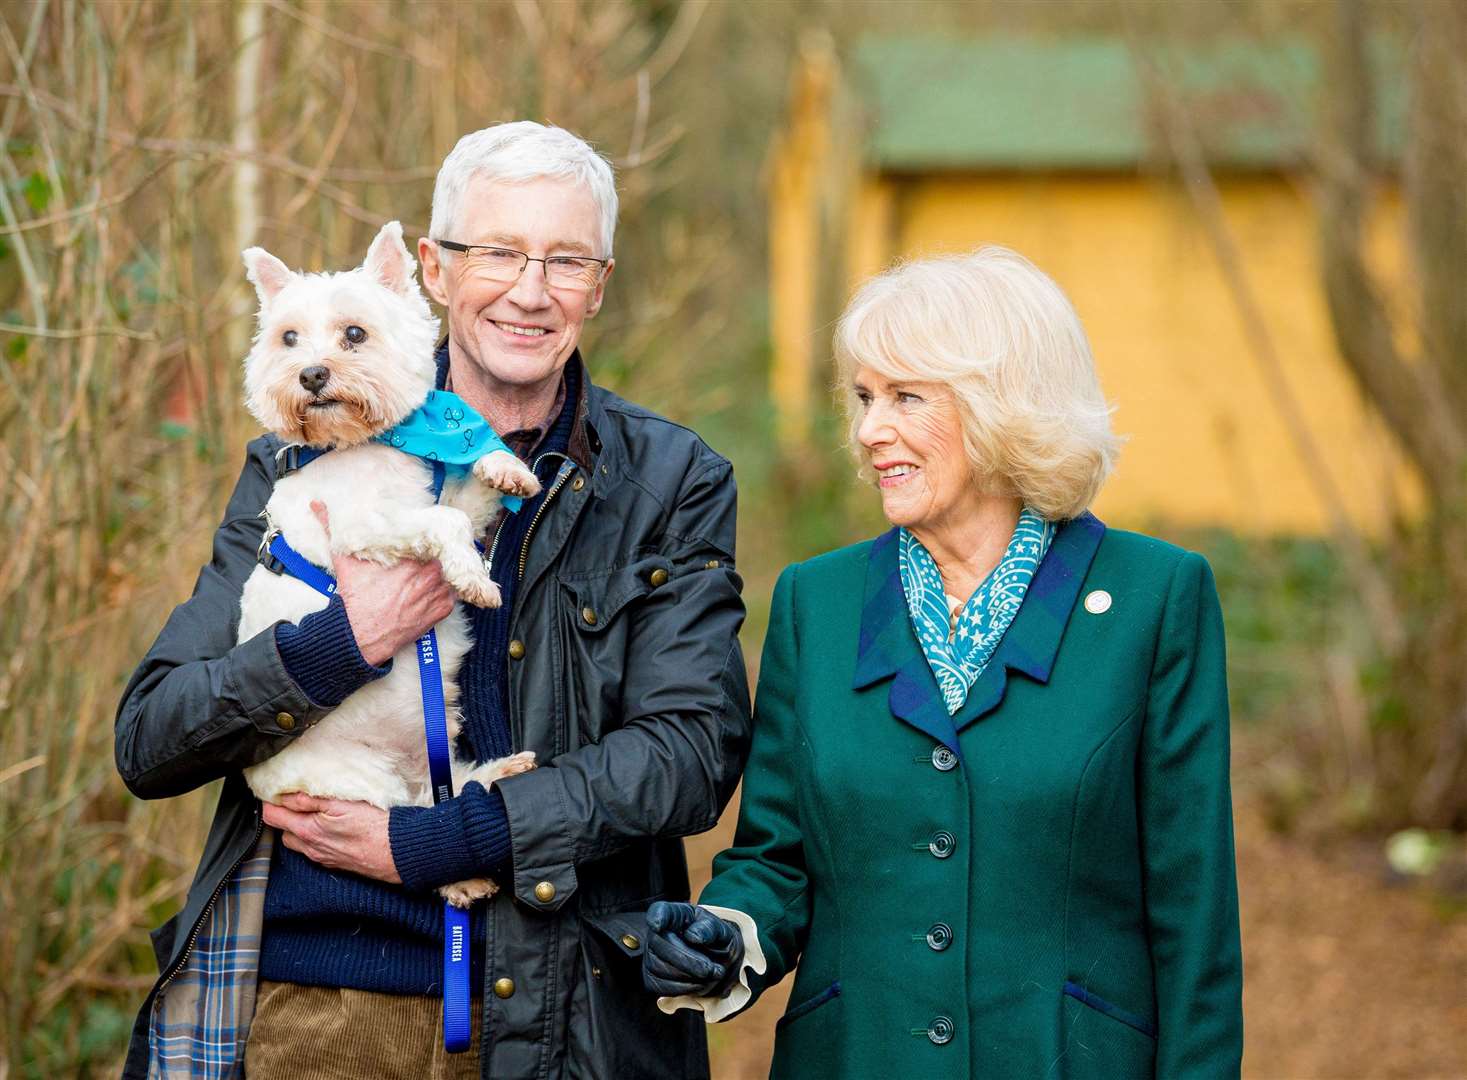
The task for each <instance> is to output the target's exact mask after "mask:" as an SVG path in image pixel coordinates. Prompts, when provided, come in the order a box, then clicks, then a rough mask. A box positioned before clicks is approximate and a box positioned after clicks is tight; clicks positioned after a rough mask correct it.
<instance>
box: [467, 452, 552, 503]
mask: <svg viewBox="0 0 1467 1080" xmlns="http://www.w3.org/2000/svg"><path fill="white" fill-rule="evenodd" d="M474 475H475V476H476V477H478V478H479V479H480V480H481V481H483V482H484V483H486V484H488V485H489V486H490V487H492V488H494V489H496V490H498V491H503V492H505V493H506V494H508V495H523V496H525V497H527V498H528V497H530V496H533V495H538V494H539V493H540V481H539V480H537V479H536V478H535V474H534V473H532V472H531V471H530V470H529V469H528V468H526V467H525V464H524V463H523V462H522V461H520V459H519V458H517V457H515V456H514V455H513V454H511V453H509V452H508V451H507V450H496V451H494V453H492V454H485V455H484V456H483V457H481V458H479V459H478V460H477V461H475V462H474Z"/></svg>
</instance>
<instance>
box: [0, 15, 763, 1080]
mask: <svg viewBox="0 0 1467 1080" xmlns="http://www.w3.org/2000/svg"><path fill="white" fill-rule="evenodd" d="M743 18H744V16H743V15H742V14H741V13H740V12H739V10H738V9H735V8H733V7H731V6H723V5H717V6H712V7H710V6H708V5H704V4H698V3H687V4H661V3H648V2H640V3H632V2H611V3H580V2H573V3H561V2H551V0H546V2H542V3H535V2H529V0H521V2H517V3H504V4H492V5H488V4H482V5H481V4H433V5H423V6H419V5H414V4H409V3H405V2H402V0H385V2H379V3H364V4H327V3H322V2H320V0H305V2H303V3H295V2H287V0H268V2H260V0H240V2H239V3H236V4H232V5H223V4H197V5H194V4H182V5H180V4H174V3H165V2H154V0H140V2H136V3H128V4H117V3H84V2H81V0H51V2H39V3H33V4H30V5H27V6H21V5H11V6H9V7H7V8H5V9H4V10H3V11H0V244H3V248H0V324H3V325H0V350H3V356H0V387H3V389H0V477H3V479H0V484H3V491H4V495H3V499H0V515H3V522H4V535H5V537H6V541H7V542H6V544H5V545H4V548H3V549H0V610H3V612H4V617H3V620H0V837H3V847H0V912H3V913H4V917H3V919H0V1011H3V1027H0V1038H3V1042H4V1048H3V1050H0V1077H3V1076H4V1075H6V1074H7V1072H9V1071H11V1070H13V1071H14V1072H15V1074H16V1075H24V1076H59V1075H77V1074H84V1073H87V1072H89V1071H94V1070H95V1071H113V1070H115V1068H116V1064H117V1060H118V1058H117V1055H118V1054H119V1053H120V1050H121V1046H122V1043H123V1041H124V1040H125V1037H126V1031H127V1029H128V1027H129V1025H130V1023H131V1016H132V1012H133V1010H135V1009H136V1007H137V1005H138V1004H139V1003H140V1001H141V999H142V996H143V994H144V993H145V991H146V988H147V986H148V985H149V984H150V983H151V980H152V977H153V971H154V969H153V959H152V954H151V950H150V949H149V947H148V944H147V937H146V930H147V929H148V928H149V927H151V926H153V925H155V924H157V923H158V922H161V921H162V920H163V919H164V918H165V917H166V916H167V915H168V914H169V913H171V911H172V910H174V909H175V908H176V906H177V904H178V902H179V901H180V899H181V897H182V895H183V893H184V891H185V890H186V888H187V884H188V881H189V879H190V876H191V874H192V870H193V865H194V862H195V860H196V858H197V855H198V850H199V846H200V842H201V839H202V833H203V830H204V828H205V826H206V824H207V819H208V817H209V814H210V812H211V809H212V803H213V797H212V794H211V793H207V792H199V793H195V794H193V795H190V796H187V797H185V798H183V799H177V800H170V801H169V802H167V803H165V804H147V803H142V802H139V801H137V800H135V799H133V798H131V797H130V796H129V795H128V794H127V793H126V792H125V791H124V789H123V787H122V785H121V783H120V781H119V780H118V778H117V776H116V774H115V771H114V768H113V762H112V739H111V720H112V715H113V710H114V708H115V705H116V701H117V698H118V696H119V694H120V692H121V689H122V686H123V683H124V681H125V679H126V677H127V675H128V673H129V672H130V670H131V669H132V667H133V665H134V664H135V663H136V662H137V661H138V659H139V658H140V657H141V655H142V654H143V652H144V651H145V649H146V648H147V645H148V642H149V641H150V640H151V639H152V637H153V635H154V634H155V633H156V632H157V630H158V628H159V626H160V625H161V624H162V621H163V619H164V617H165V615H166V613H167V610H168V608H169V606H170V605H171V604H173V603H176V602H178V601H179V600H181V599H182V598H183V597H185V596H186V595H187V594H188V592H189V589H190V588H191V585H192V579H193V575H194V573H195V571H196V568H197V567H198V566H200V565H201V564H202V563H203V562H204V561H205V560H206V559H207V557H208V544H209V538H210V535H211V533H212V530H213V526H214V523H215V522H216V521H217V520H218V515H219V513H220V511H221V509H222V507H223V503H224V500H225V497H226V495H227V492H228V490H229V488H230V486H231V484H232V482H233V478H234V475H235V473H236V471H237V469H238V467H239V461H240V456H241V455H240V447H241V446H242V444H243V442H244V440H245V439H246V438H248V437H250V436H251V435H252V434H253V431H252V429H251V426H250V424H249V422H248V420H247V418H246V417H245V416H244V415H243V414H242V411H241V409H240V407H239V397H240V394H239V389H238V381H239V376H240V372H239V368H238V361H239V358H240V357H242V355H243V352H244V348H245V343H246V341H247V339H248V334H249V330H250V317H251V315H252V311H253V302H252V299H251V297H250V296H249V294H248V291H247V288H246V287H245V286H244V283H243V272H242V268H241V266H240V263H239V257H238V252H239V250H240V248H242V247H243V246H245V245H246V244H248V243H261V244H264V245H265V246H266V247H268V248H269V249H270V250H272V251H274V252H276V253H277V254H279V255H280V256H281V257H282V258H284V259H285V260H286V261H287V262H288V263H290V264H291V265H293V266H298V267H305V268H309V269H320V268H326V267H340V266H344V265H348V264H351V263H354V262H356V261H357V260H359V259H360V257H361V253H362V252H363V251H365V248H366V245H367V242H368V240H369V239H370V237H371V235H372V234H373V233H374V232H375V230H376V228H377V227H378V226H379V225H380V224H381V223H382V222H383V221H385V220H387V219H389V218H394V217H395V218H400V219H402V220H403V222H404V223H405V225H406V226H407V229H408V233H409V235H410V236H416V235H421V234H422V232H423V231H424V230H425V229H426V223H427V220H428V209H429V202H430V198H431V188H432V177H433V175H434V173H435V172H436V168H437V165H438V163H439V162H440V161H441V160H442V158H443V155H444V154H445V153H446V152H447V151H448V149H449V148H450V147H451V146H452V144H453V142H454V141H455V140H456V139H457V138H458V136H459V135H461V134H462V133H464V132H465V131H468V130H471V129H473V128H475V127H479V126H482V125H484V124H487V123H490V122H494V121H498V120H504V119H513V118H519V117H530V118H535V119H540V120H546V121H550V122H553V123H557V124H561V125H563V126H566V127H569V128H571V129H572V130H575V131H578V132H580V133H582V134H583V135H585V136H586V137H588V138H589V139H591V140H592V141H593V142H594V143H595V144H596V145H597V146H598V147H599V148H600V149H602V150H603V152H605V153H607V154H608V155H609V156H610V157H612V159H613V160H614V162H615V164H616V165H617V167H618V171H619V174H620V181H621V187H622V192H623V200H624V201H623V206H624V211H623V219H622V230H621V233H620V240H619V243H618V246H617V256H618V261H619V270H618V273H617V275H616V278H615V281H614V284H613V293H612V299H611V301H610V303H609V304H608V308H607V311H606V313H605V314H604V315H603V317H602V319H601V320H600V321H599V325H597V326H596V327H595V328H594V329H595V331H596V334H595V335H594V337H595V340H594V341H592V342H591V343H590V354H591V356H592V359H593V371H595V373H596V375H597V377H598V379H600V380H601V381H603V382H610V383H611V384H612V385H613V386H615V387H616V388H618V389H620V390H622V391H623V392H626V393H628V394H630V395H632V396H635V397H638V398H639V399H640V400H644V401H647V402H648V403H649V404H651V405H653V406H654V407H657V408H661V409H663V410H666V411H669V412H671V413H673V414H674V415H677V416H679V417H682V418H686V419H695V418H697V417H699V416H704V415H707V414H709V413H711V412H713V411H716V410H717V409H719V408H723V407H726V406H727V404H728V402H729V401H730V400H731V390H730V385H732V380H733V379H734V378H735V376H731V375H726V374H724V372H725V370H726V368H727V365H726V364H725V363H724V361H725V360H727V359H728V358H729V357H730V356H731V355H736V354H737V353H738V352H739V350H741V349H744V348H745V347H746V344H747V340H748V332H747V331H742V332H740V331H737V330H736V329H731V328H730V326H729V325H727V323H726V322H725V321H724V319H725V317H726V316H725V314H724V313H726V312H727V311H729V310H731V309H740V308H747V307H751V306H753V305H752V304H751V303H750V301H749V299H748V298H749V297H750V296H757V293H758V289H759V285H760V277H759V275H758V274H757V273H755V272H753V270H754V268H756V267H757V266H758V258H759V255H758V252H759V247H760V243H761V241H762V236H761V233H760V230H759V229H758V228H757V227H755V228H753V229H749V228H747V227H746V228H745V230H744V232H743V233H742V234H741V233H740V232H739V230H738V229H737V228H736V225H735V223H736V221H737V220H738V219H739V218H740V217H741V216H750V220H752V221H753V222H757V221H758V220H759V218H758V217H757V216H752V215H753V214H754V212H755V210H756V207H757V168H758V164H759V158H758V155H759V152H760V151H761V149H762V145H763V133H764V131H765V130H767V122H768V116H769V115H770V114H772V111H773V102H774V100H776V99H777V90H778V88H779V87H782V85H783V80H782V77H781V76H780V75H778V74H775V75H773V76H767V75H766V74H765V70H766V68H768V67H769V66H771V65H774V66H776V67H777V65H778V64H780V63H781V62H782V61H781V60H780V59H779V53H778V50H769V49H767V48H764V47H763V46H762V45H761V41H765V40H769V39H771V38H777V37H778V34H777V27H776V24H777V23H778V22H779V19H778V18H777V17H776V18H773V19H770V18H763V19H762V20H761V21H760V24H759V26H758V27H756V28H754V29H753V30H749V31H746V32H742V33H739V34H736V35H730V34H729V29H730V25H731V22H732V21H733V20H739V19H743ZM761 35H764V36H763V37H761ZM730 36H732V37H734V38H736V39H737V40H738V41H739V42H740V43H741V44H739V45H736V46H735V45H730V44H729V43H728V40H729V38H730ZM720 79H723V80H725V82H724V83H723V84H722V85H720V83H719V80H720ZM740 80H744V84H746V85H747V86H748V87H750V88H751V89H750V90H749V92H748V93H747V94H745V93H742V92H741V91H740V90H739V86H740V85H741V83H740ZM764 86H770V87H774V88H776V91H775V93H774V94H773V95H772V96H769V97H767V99H762V98H760V97H759V94H760V92H761V91H760V89H759V88H761V87H764ZM761 101H763V102H764V104H763V105H761V104H760V102H761ZM761 109H762V110H763V111H762V113H761V111H760V110H761ZM761 118H762V119H761ZM720 148H721V149H722V150H723V151H724V153H723V154H722V155H720V153H719V149H720ZM755 332H757V327H756V328H755Z"/></svg>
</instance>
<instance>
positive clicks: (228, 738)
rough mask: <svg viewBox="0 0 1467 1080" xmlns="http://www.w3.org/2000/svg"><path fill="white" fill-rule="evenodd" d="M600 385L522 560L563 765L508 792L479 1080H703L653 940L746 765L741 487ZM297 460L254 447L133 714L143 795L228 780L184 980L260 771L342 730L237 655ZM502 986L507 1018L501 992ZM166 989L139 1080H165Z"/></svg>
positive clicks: (524, 594)
mask: <svg viewBox="0 0 1467 1080" xmlns="http://www.w3.org/2000/svg"><path fill="white" fill-rule="evenodd" d="M573 362H576V361H573ZM585 385H586V390H585V391H584V394H583V397H582V403H581V406H580V408H581V411H582V415H581V417H580V420H581V425H582V426H581V427H580V431H579V434H580V436H581V439H580V442H579V445H578V447H573V452H572V458H573V459H579V460H573V462H572V463H571V467H569V468H568V469H567V471H566V472H565V473H564V475H563V476H562V477H561V478H560V479H559V481H558V484H557V486H556V488H555V490H554V495H553V496H552V497H550V498H549V499H548V500H547V501H546V503H545V505H544V508H543V511H542V514H541V517H540V518H539V520H538V521H537V522H536V524H535V526H534V527H533V529H532V532H531V535H530V537H529V540H528V543H527V545H526V546H525V548H524V549H523V551H522V552H521V553H520V554H519V555H518V556H517V557H519V558H521V559H522V565H523V578H522V582H521V585H520V587H519V590H518V592H517V594H516V597H515V603H514V610H513V613H512V616H511V629H510V637H511V639H513V640H515V641H518V642H521V643H522V644H523V646H524V649H523V654H522V655H521V656H519V657H518V658H516V659H515V660H513V661H512V662H511V664H510V666H509V706H510V724H511V733H512V736H513V740H514V746H515V748H516V749H526V750H534V751H535V752H536V754H537V755H538V757H539V760H540V762H541V763H542V767H541V768H538V769H536V770H534V771H532V772H530V773H526V774H524V775H522V776H516V777H511V778H509V779H507V780H504V781H501V782H500V783H499V784H498V785H496V786H497V787H498V788H499V790H500V791H501V792H502V794H503V796H504V800H505V805H506V807H507V809H508V814H509V823H510V830H511V833H512V837H513V851H514V882H513V888H512V889H506V890H505V891H504V892H501V893H500V894H499V896H498V897H496V898H495V899H493V900H492V901H489V932H488V955H487V962H486V964H485V973H484V978H485V985H484V1002H485V1016H484V1023H485V1031H486V1039H485V1046H484V1051H483V1055H482V1075H483V1076H484V1077H486V1078H487V1077H490V1076H494V1077H542V1078H552V1077H623V1076H626V1077H631V1076H635V1077H661V1076H665V1077H678V1078H683V1077H699V1076H706V1075H707V1073H708V1062H707V1048H706V1039H705V1035H704V1031H703V1026H704V1023H703V1019H702V1017H701V1015H699V1014H694V1013H689V1012H686V1011H684V1012H681V1013H679V1014H677V1015H676V1016H672V1017H669V1016H665V1015H663V1014H662V1013H661V1012H660V1011H658V1010H657V1008H656V1004H655V1001H654V999H653V998H652V996H651V995H650V994H648V993H647V992H646V991H645V990H644V989H643V988H642V982H641V955H640V954H641V948H642V944H641V943H642V940H643V938H644V937H645V934H644V932H643V928H642V926H641V921H642V919H643V913H644V911H645V909H646V907H647V905H648V904H650V903H651V902H652V901H653V900H657V899H679V900H681V899H686V898H687V897H688V876H687V865H686V861H685V858H684V854H683V846H682V842H681V840H680V839H679V838H680V837H684V836H688V835H691V834H694V833H698V832H702V831H704V830H706V829H709V828H711V827H712V826H713V825H714V824H715V823H716V822H717V820H718V816H719V814H720V812H721V811H722V809H723V807H724V805H725V804H726V803H727V801H728V799H729V798H730V796H731V795H732V794H733V790H734V787H735V786H736V784H737V782H738V778H739V774H740V772H741V770H742V768H743V764H744V760H745V758H746V755H747V752H748V743H749V724H750V718H749V715H750V710H749V695H748V683H747V679H746V676H745V671H744V661H743V656H742V653H741V652H740V649H739V643H738V638H737V634H738V630H739V627H740V625H741V623H742V622H743V617H744V607H743V603H742V601H741V600H740V597H739V591H740V588H741V582H740V580H739V577H738V575H737V574H736V573H735V571H734V519H735V504H736V494H735V488H734V480H733V473H732V468H731V466H730V465H729V463H728V462H727V461H726V460H724V459H723V458H722V457H720V456H718V455H717V454H716V453H714V452H713V451H712V450H710V449H709V448H708V446H707V445H706V444H704V443H703V442H702V441H701V440H700V439H699V438H698V437H697V436H696V435H695V434H694V433H693V432H692V431H690V430H688V429H687V428H684V427H681V426H679V425H677V424H674V423H672V422H670V421H668V420H665V419H663V418H661V417H658V416H656V415H654V414H652V413H650V412H647V411H646V410H644V409H641V408H639V407H637V406H635V405H631V404H629V403H627V402H626V401H623V400H622V399H620V398H618V397H617V396H616V395H614V394H612V393H610V392H608V391H605V390H602V389H600V388H599V387H595V386H592V385H590V384H589V380H585ZM280 449H281V444H280V443H279V441H278V440H277V439H275V438H274V437H273V436H265V437H262V438H259V439H256V440H254V441H253V442H252V443H250V445H249V447H248V451H247V455H246V460H245V466H244V471H243V473H242V474H241V476H240V479H239V482H238V485H237V486H236V488H235V491H234V494H233V495H232V496H231V498H230V500H229V506H228V509H227V510H226V511H225V514H224V520H223V522H222V524H221V525H220V527H219V530H218V532H217V533H216V534H215V538H214V554H213V559H212V561H211V562H210V564H209V565H208V566H206V567H205V568H204V569H203V571H202V572H201V573H200V575H199V578H198V582H197V584H196V585H195V587H194V593H193V596H192V597H190V599H188V600H187V601H186V602H184V603H183V604H181V605H180V606H179V607H177V608H175V609H174V611H173V613H172V615H170V616H169V619H168V622H167V624H166V625H165V627H164V628H163V631H162V632H161V633H160V634H159V636H158V639H157V641H156V642H155V643H154V644H153V647H152V648H151V649H150V650H149V651H148V654H147V656H146V657H144V659H143V662H142V663H141V664H140V665H139V666H138V669H137V671H136V672H135V673H134V674H133V676H132V679H131V680H130V681H129V683H128V686H127V689H126V691H125V692H124V695H123V698H122V701H121V704H120V706H119V709H118V714H117V725H116V756H117V767H118V770H119V771H120V773H121V774H122V777H123V780H124V781H125V782H126V784H127V786H128V788H129V789H130V790H131V791H132V792H133V793H134V794H135V795H137V796H139V797H140V798H145V799H156V798H165V797H168V796H173V795H178V794H181V793H183V792H186V791H190V790H192V789H194V788H197V787H199V786H200V785H203V784H206V783H209V782H210V781H213V780H219V779H221V778H222V779H223V781H224V784H223V788H222V791H221V795H220V800H219V806H218V810H217V812H216V815H215V818H214V823H213V827H212V829H211V831H210V833H209V838H208V841H207V843H206V846H205V849H204V853H203V858H202V859H201V861H200V863H199V869H198V872H197V874H196V875H195V878H194V882H193V885H192V887H191V888H190V890H189V894H188V899H187V901H186V903H185V905H184V908H183V910H182V911H181V912H180V913H179V915H178V916H177V917H176V918H175V919H174V920H170V922H169V923H168V924H165V926H164V927H161V928H159V930H158V931H156V932H155V934H154V946H155V950H156V951H157V954H158V960H159V965H160V969H161V970H163V971H165V972H166V971H168V970H170V967H172V966H175V965H177V964H178V963H179V962H180V960H181V958H182V955H183V953H184V952H185V951H186V948H187V943H188V941H189V939H190V935H191V933H192V932H193V931H194V930H195V929H196V928H197V927H198V926H199V925H200V924H201V922H202V920H203V918H204V916H205V914H207V911H208V907H209V904H210V902H211V900H212V898H213V897H214V896H215V894H216V893H217V892H218V890H219V888H220V887H221V885H222V883H223V882H224V881H225V879H226V878H227V877H228V875H229V874H230V873H231V871H232V870H233V868H234V867H236V866H237V865H238V864H239V862H240V861H241V860H242V859H243V858H244V857H245V856H246V855H247V854H248V853H249V852H250V850H251V849H252V847H253V846H254V844H255V842H256V839H257V838H258V836H259V831H260V804H259V803H258V801H257V800H256V799H255V798H254V796H253V795H252V794H251V793H250V791H249V789H248V788H247V787H246V786H245V784H244V782H243V780H242V778H241V775H240V770H241V769H242V768H244V767H246V766H249V765H252V764H254V763H256V762H259V761H261V760H264V759H265V758H267V757H269V756H270V755H272V754H274V753H276V752H278V751H279V750H280V749H281V748H282V747H284V746H286V745H288V744H289V743H290V741H291V740H292V739H295V738H298V737H299V736H300V734H301V732H303V731H304V730H306V729H307V728H309V727H310V726H311V725H312V724H313V723H315V722H317V721H318V720H319V719H320V718H321V717H322V716H323V715H325V710H323V709H319V708H316V707H314V706H313V705H312V704H311V703H310V701H309V700H308V699H307V698H306V696H305V695H304V694H303V693H302V692H301V690H300V688H299V687H297V686H296V685H295V684H294V682H293V681H292V680H291V678H290V677H289V675H288V674H287V672H286V670H285V666H284V665H283V663H282V662H281V659H280V655H279V652H278V651H277V649H276V647H275V638H274V633H273V630H266V631H264V632H262V633H261V634H259V635H258V636H257V637H254V638H252V639H250V640H249V641H246V642H243V643H241V644H238V645H236V644H235V642H234V639H235V635H236V626H237V625H238V616H239V597H240V591H241V589H242V587H243V584H244V581H245V579H246V577H248V575H249V574H250V572H251V571H252V570H253V569H254V566H255V562H256V553H257V549H258V547H259V544H260V540H261V536H262V534H263V528H264V522H263V520H262V519H261V518H260V517H259V516H258V515H259V513H260V511H261V509H262V508H263V507H264V505H265V502H266V500H267V499H268V498H269V496H270V491H271V488H272V485H273V484H274V481H275V479H276V476H277V475H278V473H277V452H278V451H279V450H280ZM515 651H516V653H518V652H519V650H518V649H516V650H515ZM547 885H548V886H550V887H546V886H547ZM501 977H510V978H513V980H514V982H515V987H516V989H515V992H514V994H513V995H512V996H511V997H509V998H508V999H501V998H500V997H498V996H496V995H495V994H494V993H493V992H492V991H491V990H490V989H489V988H490V987H491V986H492V984H493V983H494V981H495V980H497V979H499V978H501ZM161 982H162V980H160V983H161ZM157 992H158V987H157V986H155V987H154V991H153V993H152V994H150V995H149V998H148V1002H147V1003H145V1004H144V1007H143V1009H142V1012H141V1013H140V1015H139V1019H138V1023H137V1025H136V1027H135V1029H134V1033H133V1041H132V1046H131V1047H130V1049H129V1053H128V1058H127V1065H126V1067H125V1070H124V1076H127V1077H132V1076H138V1077H141V1076H144V1075H146V1068H147V1054H148V1047H147V1019H148V1015H149V1012H150V1009H151V1005H152V1001H153V995H154V994H156V993H157Z"/></svg>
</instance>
